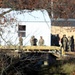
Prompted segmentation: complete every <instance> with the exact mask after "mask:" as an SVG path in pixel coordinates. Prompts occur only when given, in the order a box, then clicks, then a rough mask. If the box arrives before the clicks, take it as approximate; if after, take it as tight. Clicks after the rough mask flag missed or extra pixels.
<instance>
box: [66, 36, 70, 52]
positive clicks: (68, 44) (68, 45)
mask: <svg viewBox="0 0 75 75" xmlns="http://www.w3.org/2000/svg"><path fill="white" fill-rule="evenodd" d="M67 47H68V51H71V37H70V36H68V42H67Z"/></svg>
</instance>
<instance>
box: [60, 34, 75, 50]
mask: <svg viewBox="0 0 75 75" xmlns="http://www.w3.org/2000/svg"><path fill="white" fill-rule="evenodd" d="M61 44H62V47H63V49H64V50H65V51H74V37H73V36H71V37H70V36H68V37H66V35H63V37H62V38H61Z"/></svg>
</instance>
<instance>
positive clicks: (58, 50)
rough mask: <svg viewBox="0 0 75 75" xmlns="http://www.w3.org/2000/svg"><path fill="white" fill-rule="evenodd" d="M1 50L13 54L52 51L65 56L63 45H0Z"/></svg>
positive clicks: (58, 55) (57, 55) (54, 53)
mask: <svg viewBox="0 0 75 75" xmlns="http://www.w3.org/2000/svg"><path fill="white" fill-rule="evenodd" d="M0 50H1V51H3V50H5V51H8V52H10V51H11V52H12V53H13V54H14V53H16V52H20V51H24V52H27V53H29V52H39V53H51V54H53V55H54V56H56V57H60V56H63V55H64V54H65V52H64V50H63V48H62V47H58V46H13V45H11V46H0Z"/></svg>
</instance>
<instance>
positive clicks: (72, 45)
mask: <svg viewBox="0 0 75 75" xmlns="http://www.w3.org/2000/svg"><path fill="white" fill-rule="evenodd" d="M71 51H74V36H72V37H71Z"/></svg>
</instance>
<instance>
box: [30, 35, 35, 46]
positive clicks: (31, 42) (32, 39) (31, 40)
mask: <svg viewBox="0 0 75 75" xmlns="http://www.w3.org/2000/svg"><path fill="white" fill-rule="evenodd" d="M30 44H31V46H33V45H34V36H31V39H30Z"/></svg>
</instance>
